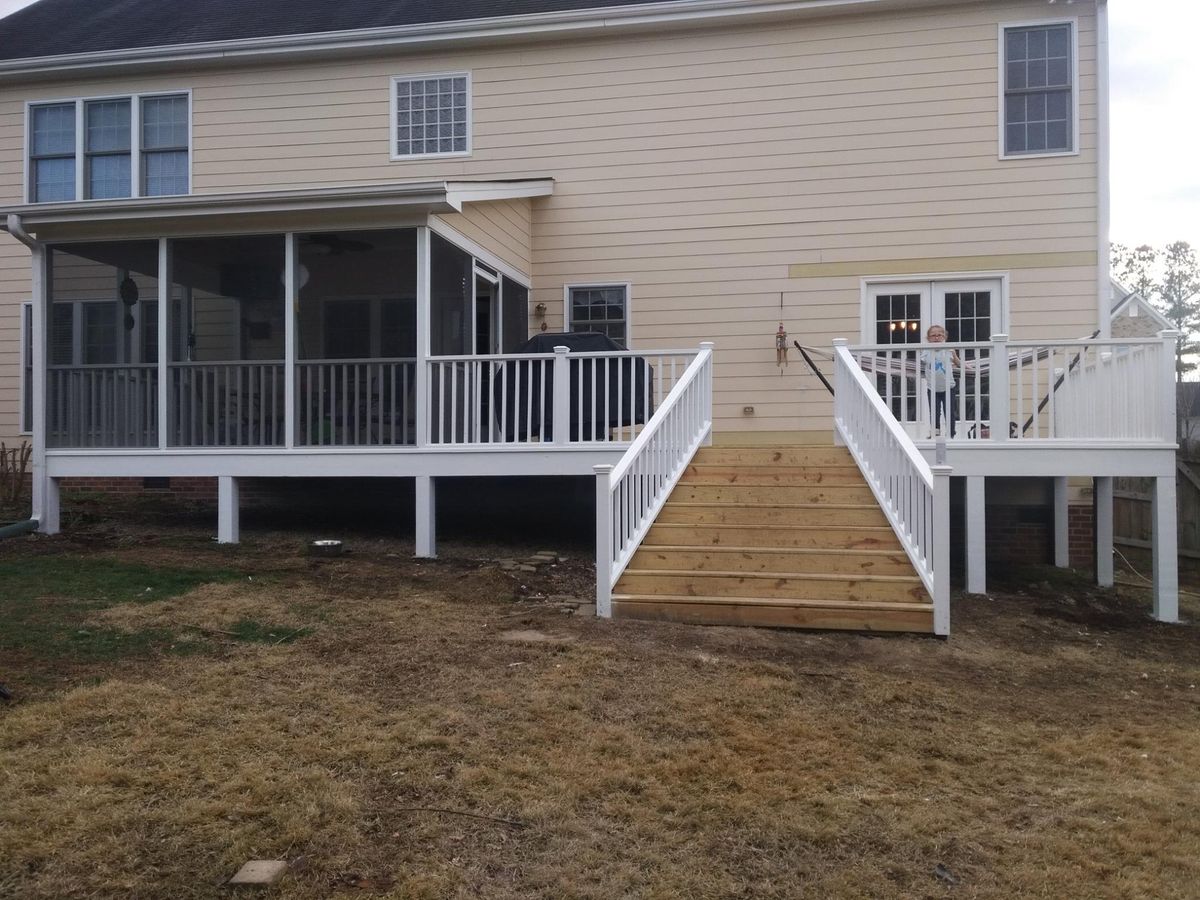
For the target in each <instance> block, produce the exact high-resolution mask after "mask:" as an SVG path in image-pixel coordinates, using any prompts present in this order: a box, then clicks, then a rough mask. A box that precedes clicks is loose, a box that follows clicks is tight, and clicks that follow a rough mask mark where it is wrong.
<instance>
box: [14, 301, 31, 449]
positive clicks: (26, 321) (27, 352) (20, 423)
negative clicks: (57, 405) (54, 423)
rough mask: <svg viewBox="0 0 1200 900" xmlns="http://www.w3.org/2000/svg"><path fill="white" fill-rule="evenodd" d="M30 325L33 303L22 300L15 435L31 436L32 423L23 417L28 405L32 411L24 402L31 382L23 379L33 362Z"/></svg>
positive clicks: (28, 379)
mask: <svg viewBox="0 0 1200 900" xmlns="http://www.w3.org/2000/svg"><path fill="white" fill-rule="evenodd" d="M32 324H33V301H32V300H22V301H21V317H20V326H21V349H20V353H19V356H20V365H21V376H20V379H19V381H18V384H19V387H18V388H17V390H18V395H17V396H18V399H19V400H20V404H21V406H20V409H19V410H18V411H17V434H21V435H32V434H33V422H30V421H27V420H26V417H25V407H26V406H27V405H28V406H30V409H31V410H32V404H27V403H26V400H25V397H26V392H27V391H29V392H31V391H32V390H33V384H32V380H31V379H30V378H26V377H25V370H26V369H28V368H31V367H32V362H33V359H32V356H33V334H32V333H31V326H32ZM27 334H28V335H29V340H28V341H26V339H25V335H27ZM32 374H33V373H32V372H31V373H30V375H32Z"/></svg>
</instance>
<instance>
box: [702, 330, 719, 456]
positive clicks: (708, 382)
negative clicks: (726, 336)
mask: <svg viewBox="0 0 1200 900" xmlns="http://www.w3.org/2000/svg"><path fill="white" fill-rule="evenodd" d="M716 346H717V345H716V344H714V343H713V342H712V341H701V342H700V352H701V353H704V352H705V351H706V350H707V351H708V362H706V363H705V364H704V403H705V415H707V416H708V434H706V435H705V436H704V444H703V446H705V447H711V446H712V442H713V365H714V362H713V358H712V352H713V348H714V347H716Z"/></svg>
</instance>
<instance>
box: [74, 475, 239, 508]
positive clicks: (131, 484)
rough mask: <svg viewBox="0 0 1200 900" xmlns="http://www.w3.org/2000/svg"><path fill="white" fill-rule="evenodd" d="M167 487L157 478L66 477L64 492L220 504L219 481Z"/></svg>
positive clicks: (176, 482) (172, 482)
mask: <svg viewBox="0 0 1200 900" xmlns="http://www.w3.org/2000/svg"><path fill="white" fill-rule="evenodd" d="M166 482H167V485H168V486H167V487H159V486H156V484H159V483H161V482H156V480H155V479H144V478H64V479H62V483H61V485H60V489H61V490H62V493H63V495H64V497H70V496H72V495H75V496H78V495H80V494H119V495H121V496H129V495H135V494H145V495H147V496H154V497H160V498H170V499H175V500H180V501H186V502H189V503H213V504H215V503H216V502H217V479H215V478H169V479H166Z"/></svg>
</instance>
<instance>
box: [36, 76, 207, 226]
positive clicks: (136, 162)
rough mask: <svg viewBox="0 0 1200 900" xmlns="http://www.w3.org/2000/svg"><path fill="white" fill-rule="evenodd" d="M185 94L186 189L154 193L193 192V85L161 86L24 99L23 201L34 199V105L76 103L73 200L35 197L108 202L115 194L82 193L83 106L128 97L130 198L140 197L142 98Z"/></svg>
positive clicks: (55, 201) (179, 195)
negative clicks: (94, 195)
mask: <svg viewBox="0 0 1200 900" xmlns="http://www.w3.org/2000/svg"><path fill="white" fill-rule="evenodd" d="M183 96H186V97H187V129H188V132H187V139H188V146H187V151H188V164H187V192H186V193H184V194H155V195H154V196H156V197H158V196H169V197H185V196H188V195H189V194H191V193H192V166H193V163H194V161H195V158H196V152H195V146H196V145H195V141H194V140H193V137H192V89H191V88H181V89H179V90H163V91H142V92H140V93H137V94H100V95H97V96H94V97H59V98H56V99H48V100H26V101H25V159H24V171H23V181H24V189H23V192H22V200H23V202H24V203H25V204H26V205H30V204H34V203H35V201H34V200H33V166H32V164H31V163H32V158H31V156H32V151H33V131H32V126H33V108H34V107H35V106H54V105H56V104H65V103H73V104H75V197H74V199H73V200H50V201H37V203H38V205H40V204H41V203H106V202H108V203H111V202H112V201H113V200H114V199H128V198H124V197H122V198H114V197H100V198H90V197H84V196H83V195H84V194H85V193H86V186H85V184H84V176H85V174H86V173H85V170H84V158H85V156H84V154H85V147H86V144H87V135H86V134H85V129H84V112H83V111H84V106H85V104H87V103H90V102H91V101H93V100H128V101H129V128H130V132H131V134H130V139H129V153H130V157H129V182H130V184H129V190H130V194H129V198H135V197H141V196H143V194H142V101H143V100H150V99H154V98H156V97H183Z"/></svg>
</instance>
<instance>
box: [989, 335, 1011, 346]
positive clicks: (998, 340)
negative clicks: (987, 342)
mask: <svg viewBox="0 0 1200 900" xmlns="http://www.w3.org/2000/svg"><path fill="white" fill-rule="evenodd" d="M1007 340H1008V335H1007V334H993V335H992V343H993V344H1002V343H1004V342H1005V341H1007Z"/></svg>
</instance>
